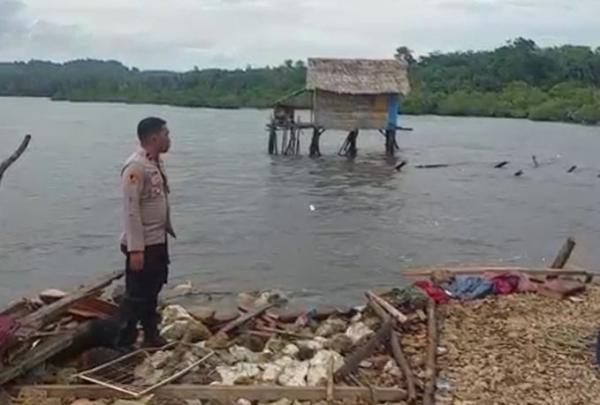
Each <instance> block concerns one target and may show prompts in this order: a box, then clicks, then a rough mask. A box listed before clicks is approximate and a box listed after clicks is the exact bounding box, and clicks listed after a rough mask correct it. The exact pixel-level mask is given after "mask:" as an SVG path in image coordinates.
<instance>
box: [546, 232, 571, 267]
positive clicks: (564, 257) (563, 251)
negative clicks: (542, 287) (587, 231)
mask: <svg viewBox="0 0 600 405" xmlns="http://www.w3.org/2000/svg"><path fill="white" fill-rule="evenodd" d="M573 249H575V239H573V238H571V237H569V238H567V240H566V241H565V243H564V245H563V246H562V247H561V248H560V251H559V252H558V255H557V256H556V258H555V259H554V261H553V262H552V266H550V268H552V269H563V268H564V267H565V265H566V264H567V262H568V261H569V258H570V257H571V253H573Z"/></svg>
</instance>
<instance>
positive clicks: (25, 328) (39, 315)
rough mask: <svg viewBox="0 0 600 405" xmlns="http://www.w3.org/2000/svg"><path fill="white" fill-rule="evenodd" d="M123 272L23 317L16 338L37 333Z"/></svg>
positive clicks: (84, 287) (104, 277)
mask: <svg viewBox="0 0 600 405" xmlns="http://www.w3.org/2000/svg"><path fill="white" fill-rule="evenodd" d="M123 273H124V272H123V270H119V271H115V272H113V273H110V274H108V275H105V276H103V277H101V278H100V279H98V280H97V281H95V282H94V283H92V284H89V285H86V286H83V287H80V288H79V289H78V290H76V291H75V292H73V293H71V294H69V295H67V296H66V297H64V298H61V299H59V300H58V301H56V302H53V303H52V304H50V305H46V306H44V307H42V308H40V309H39V310H37V311H35V312H33V313H31V314H29V315H27V316H25V317H23V318H22V319H20V320H19V323H20V325H21V327H20V329H19V331H18V332H17V336H18V337H22V338H24V337H28V336H29V335H31V334H34V333H37V332H38V331H39V330H40V329H41V328H42V327H43V326H44V325H46V324H47V323H50V322H52V321H54V320H56V319H57V318H58V317H60V316H61V315H63V314H64V313H65V312H67V311H68V310H69V308H70V307H71V306H72V305H73V304H75V303H76V302H78V301H80V300H82V299H84V298H87V297H89V296H92V295H94V294H97V293H98V292H100V291H101V290H102V289H103V288H105V287H106V286H108V285H110V284H111V283H112V282H113V281H115V280H118V279H119V278H121V277H123Z"/></svg>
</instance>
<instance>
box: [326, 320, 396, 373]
mask: <svg viewBox="0 0 600 405" xmlns="http://www.w3.org/2000/svg"><path fill="white" fill-rule="evenodd" d="M391 332H392V320H388V321H386V322H384V323H383V325H381V327H380V328H379V330H378V331H377V332H376V333H375V334H374V335H373V336H371V338H370V339H369V340H368V341H367V343H365V345H364V346H361V347H359V348H358V349H356V350H354V351H353V352H352V353H350V354H349V355H348V356H347V357H346V360H345V361H344V365H343V366H342V367H341V368H340V369H339V370H338V371H337V372H336V373H335V379H336V381H339V380H341V379H343V378H345V377H346V376H348V375H350V374H352V373H353V372H354V371H356V369H357V368H358V366H359V364H360V363H361V362H362V361H363V360H365V359H366V358H367V357H369V356H370V355H371V354H373V352H374V351H375V350H376V349H377V347H379V345H381V344H385V343H387V341H388V340H389V338H390V334H391Z"/></svg>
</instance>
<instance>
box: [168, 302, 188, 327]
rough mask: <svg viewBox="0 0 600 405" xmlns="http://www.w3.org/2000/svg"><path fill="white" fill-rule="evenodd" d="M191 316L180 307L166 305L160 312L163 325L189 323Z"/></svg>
mask: <svg viewBox="0 0 600 405" xmlns="http://www.w3.org/2000/svg"><path fill="white" fill-rule="evenodd" d="M191 319H192V316H191V315H190V314H189V313H188V312H187V311H186V310H185V308H184V307H182V306H181V305H168V306H167V307H166V308H165V309H163V311H162V323H163V325H170V324H172V323H175V321H189V320H191Z"/></svg>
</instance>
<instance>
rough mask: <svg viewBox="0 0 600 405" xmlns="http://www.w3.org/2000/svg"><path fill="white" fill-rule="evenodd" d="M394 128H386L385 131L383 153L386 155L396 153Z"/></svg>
mask: <svg viewBox="0 0 600 405" xmlns="http://www.w3.org/2000/svg"><path fill="white" fill-rule="evenodd" d="M396 145H397V143H396V130H395V129H386V131H385V153H386V155H388V156H394V155H395V154H396Z"/></svg>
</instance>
